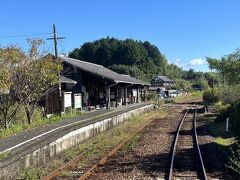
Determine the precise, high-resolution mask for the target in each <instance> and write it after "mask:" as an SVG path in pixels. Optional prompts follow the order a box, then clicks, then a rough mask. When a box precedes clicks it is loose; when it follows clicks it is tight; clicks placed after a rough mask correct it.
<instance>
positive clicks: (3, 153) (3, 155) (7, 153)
mask: <svg viewBox="0 0 240 180" xmlns="http://www.w3.org/2000/svg"><path fill="white" fill-rule="evenodd" d="M9 154H10V151H5V152H1V153H0V159H2V158H5V157H7V156H8V155H9Z"/></svg>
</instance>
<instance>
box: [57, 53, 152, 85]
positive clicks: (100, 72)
mask: <svg viewBox="0 0 240 180" xmlns="http://www.w3.org/2000/svg"><path fill="white" fill-rule="evenodd" d="M59 58H60V59H61V60H62V62H63V63H65V64H68V65H72V66H74V67H76V68H77V69H80V70H82V71H85V72H88V73H91V74H93V75H95V76H98V77H102V78H105V79H107V80H109V81H113V82H114V83H127V84H136V85H143V86H149V84H148V83H145V82H143V81H141V80H139V79H136V78H134V77H131V76H128V75H123V74H118V73H116V72H114V71H112V70H110V69H108V68H105V67H103V66H102V65H98V64H94V63H90V62H86V61H81V60H78V59H73V58H67V57H59Z"/></svg>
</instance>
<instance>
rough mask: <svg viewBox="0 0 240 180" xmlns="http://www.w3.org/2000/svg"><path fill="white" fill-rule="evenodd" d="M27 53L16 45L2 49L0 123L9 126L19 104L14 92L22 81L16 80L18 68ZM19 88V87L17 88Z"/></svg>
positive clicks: (0, 50)
mask: <svg viewBox="0 0 240 180" xmlns="http://www.w3.org/2000/svg"><path fill="white" fill-rule="evenodd" d="M24 58H25V55H24V53H23V52H22V51H21V50H20V49H19V48H16V47H13V46H10V47H3V48H1V49H0V66H1V67H0V74H2V75H3V76H2V77H1V78H0V84H1V85H0V86H1V87H0V124H1V125H2V126H3V127H4V128H8V127H9V126H10V124H11V123H12V119H13V118H14V116H15V115H16V113H17V110H18V108H19V104H17V96H16V94H15V93H14V92H13V85H15V84H16V83H21V82H18V81H17V80H16V77H17V75H18V74H17V69H18V68H19V67H20V66H21V65H22V64H23V61H24ZM16 90H18V89H16Z"/></svg>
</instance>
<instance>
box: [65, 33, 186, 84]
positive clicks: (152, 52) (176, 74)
mask: <svg viewBox="0 0 240 180" xmlns="http://www.w3.org/2000/svg"><path fill="white" fill-rule="evenodd" d="M69 57H72V58H76V59H81V60H85V61H89V62H92V63H96V64H101V65H103V66H105V67H108V68H110V69H112V70H114V71H116V72H118V73H122V74H129V75H131V76H134V77H136V78H139V79H142V80H145V81H149V80H150V79H151V78H153V77H154V76H155V75H167V76H169V77H170V78H172V79H179V78H181V77H182V75H183V70H182V69H181V68H179V67H178V66H176V65H174V64H168V62H167V59H166V57H165V56H164V55H163V54H162V53H161V52H160V51H159V49H158V48H157V47H156V46H155V45H152V44H151V43H150V42H148V41H145V42H142V41H136V40H133V39H126V40H118V39H115V38H109V37H107V38H102V39H100V40H96V41H94V42H87V43H84V44H83V45H82V46H81V47H80V48H76V49H74V50H73V51H72V52H70V53H69Z"/></svg>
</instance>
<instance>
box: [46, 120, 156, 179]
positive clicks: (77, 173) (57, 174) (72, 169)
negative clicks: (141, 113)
mask: <svg viewBox="0 0 240 180" xmlns="http://www.w3.org/2000/svg"><path fill="white" fill-rule="evenodd" d="M154 120H155V118H153V119H152V120H150V121H149V122H147V123H145V124H144V125H143V126H141V127H140V128H139V129H137V130H136V131H134V132H133V133H132V134H130V135H129V136H128V137H127V138H126V139H125V140H123V141H122V142H121V143H119V144H118V145H117V146H116V147H111V148H110V149H109V153H108V154H107V155H106V156H104V157H103V158H102V159H100V160H99V159H98V160H97V161H95V162H94V163H93V164H90V166H89V167H87V168H81V167H78V166H77V163H78V162H80V161H81V160H82V159H83V157H84V155H85V154H86V153H87V151H85V152H83V153H81V154H80V155H79V156H77V157H76V158H74V159H73V160H71V161H69V162H67V163H65V164H64V165H62V166H60V167H59V168H57V169H56V170H54V171H53V172H51V173H50V174H48V175H47V176H45V177H44V178H42V180H56V179H57V180H58V179H69V178H70V179H79V180H83V179H87V178H88V177H89V176H91V175H92V174H94V170H95V169H96V168H97V167H99V166H101V165H104V164H105V163H106V162H107V160H108V159H109V158H110V157H111V156H113V155H114V154H115V153H116V152H117V151H118V150H119V149H121V148H122V147H123V146H124V145H125V144H126V143H128V142H129V141H131V139H133V138H134V137H135V136H136V135H137V134H138V133H140V132H141V131H142V130H143V129H144V128H145V127H146V126H148V125H149V124H150V123H151V122H152V121H154ZM63 171H67V172H68V173H69V174H70V176H68V177H61V173H62V172H63Z"/></svg>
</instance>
